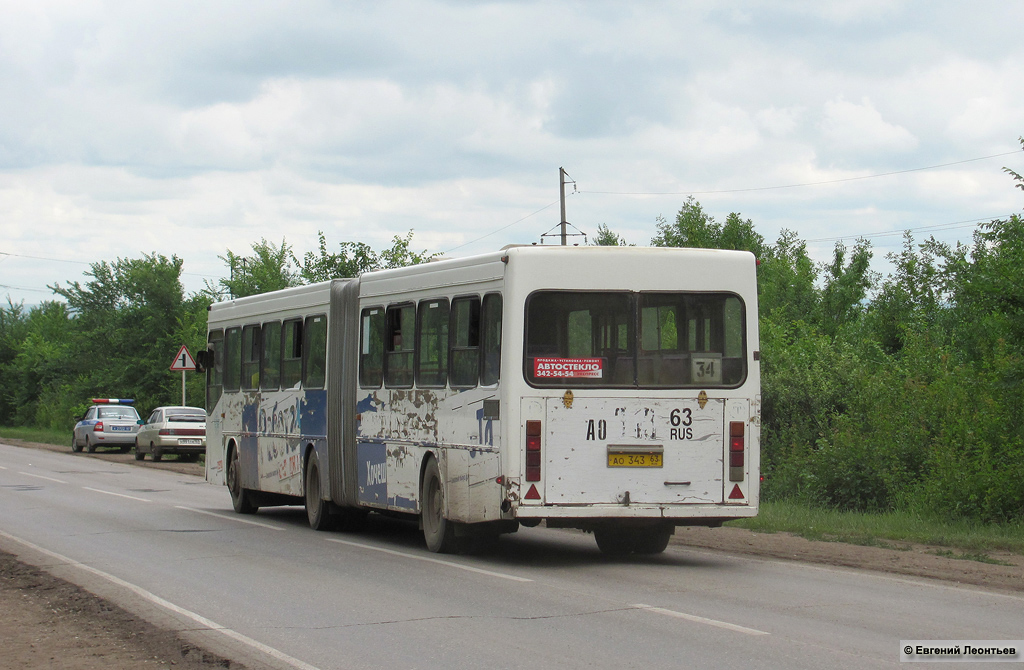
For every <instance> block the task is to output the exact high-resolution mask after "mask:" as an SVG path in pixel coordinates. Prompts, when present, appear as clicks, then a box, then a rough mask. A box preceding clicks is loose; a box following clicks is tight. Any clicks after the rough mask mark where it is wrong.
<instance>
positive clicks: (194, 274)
mask: <svg viewBox="0 0 1024 670" xmlns="http://www.w3.org/2000/svg"><path fill="white" fill-rule="evenodd" d="M0 256H10V257H12V258H28V259H31V260H34V261H52V262H54V263H73V264H75V265H94V263H90V262H88V261H73V260H70V259H67V258H49V257H47V256H29V255H28V254H12V253H10V252H7V251H0ZM181 274H183V275H187V276H189V277H204V278H206V279H219V277H217V276H215V275H204V274H199V273H197V272H182V273H181ZM24 290H26V291H29V290H37V291H38V290H42V289H24Z"/></svg>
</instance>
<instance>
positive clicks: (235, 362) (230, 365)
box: [222, 326, 242, 393]
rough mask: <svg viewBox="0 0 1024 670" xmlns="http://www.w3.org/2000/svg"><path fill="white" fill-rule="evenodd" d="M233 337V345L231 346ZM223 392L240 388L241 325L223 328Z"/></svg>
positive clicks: (235, 391) (233, 391) (234, 391)
mask: <svg viewBox="0 0 1024 670" xmlns="http://www.w3.org/2000/svg"><path fill="white" fill-rule="evenodd" d="M232 337H234V346H232ZM222 379H223V389H224V392H225V393H237V392H238V391H240V390H241V389H242V327H241V326H231V327H230V328H225V329H224V376H223V377H222Z"/></svg>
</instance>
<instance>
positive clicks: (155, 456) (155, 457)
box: [149, 442, 164, 461]
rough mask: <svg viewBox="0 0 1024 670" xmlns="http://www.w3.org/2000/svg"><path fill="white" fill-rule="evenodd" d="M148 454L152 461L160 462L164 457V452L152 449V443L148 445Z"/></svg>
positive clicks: (157, 448)
mask: <svg viewBox="0 0 1024 670" xmlns="http://www.w3.org/2000/svg"><path fill="white" fill-rule="evenodd" d="M149 453H151V454H152V455H153V460H154V461H159V460H162V459H163V457H164V452H163V451H162V450H161V449H160V447H154V446H153V443H152V442H150V443H149Z"/></svg>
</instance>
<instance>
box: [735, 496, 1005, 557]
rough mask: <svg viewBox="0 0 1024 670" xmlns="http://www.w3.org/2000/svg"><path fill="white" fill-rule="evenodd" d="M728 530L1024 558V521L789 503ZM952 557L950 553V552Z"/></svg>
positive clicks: (767, 507) (766, 506) (770, 506)
mask: <svg viewBox="0 0 1024 670" xmlns="http://www.w3.org/2000/svg"><path fill="white" fill-rule="evenodd" d="M728 525H730V526H737V527H740V528H747V529H749V530H754V531H758V532H761V533H774V532H787V533H793V534H794V535H799V536H801V537H805V538H807V539H809V540H828V541H834V542H848V543H850V544H859V545H867V546H880V547H887V548H894V549H899V548H901V547H899V546H896V545H893V544H891V543H893V542H902V543H913V544H926V545H931V546H936V547H949V548H951V549H956V550H958V551H959V552H960V553H958V555H957V557H963V558H966V559H969V560H981V561H989V560H990V559H989V558H988V556H987V554H988V552H991V551H1009V552H1012V553H1015V554H1022V555H1024V522H1022V521H1019V520H1018V521H1016V522H1015V523H1009V524H991V523H982V522H979V521H964V520H958V521H946V520H941V519H930V518H927V517H922V516H920V515H917V514H912V513H909V512H886V513H884V514H868V513H863V512H840V511H837V510H830V509H820V508H813V507H806V506H804V505H800V504H797V503H792V502H785V501H783V502H772V503H765V502H762V503H761V508H760V511H759V513H758V516H757V517H755V518H753V519H742V520H739V521H730V522H729V524H728ZM951 553H952V552H951Z"/></svg>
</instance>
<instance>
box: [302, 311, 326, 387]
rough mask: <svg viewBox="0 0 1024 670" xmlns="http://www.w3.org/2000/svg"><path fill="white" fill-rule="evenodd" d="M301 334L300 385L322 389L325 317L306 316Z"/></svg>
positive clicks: (324, 360)
mask: <svg viewBox="0 0 1024 670" xmlns="http://www.w3.org/2000/svg"><path fill="white" fill-rule="evenodd" d="M302 334H303V337H304V338H305V342H303V343H302V386H303V388H308V389H322V388H323V387H324V381H326V379H327V317H326V316H325V315H323V314H320V315H318V316H308V317H306V325H305V327H304V328H303V329H302Z"/></svg>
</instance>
